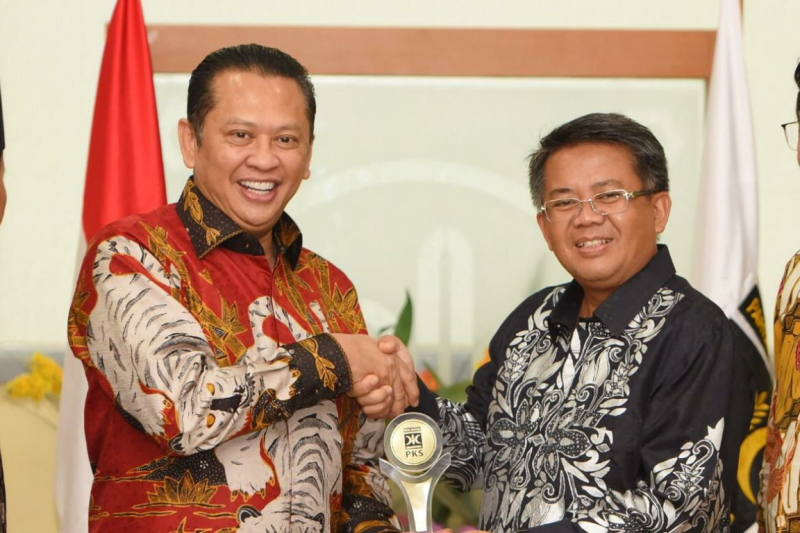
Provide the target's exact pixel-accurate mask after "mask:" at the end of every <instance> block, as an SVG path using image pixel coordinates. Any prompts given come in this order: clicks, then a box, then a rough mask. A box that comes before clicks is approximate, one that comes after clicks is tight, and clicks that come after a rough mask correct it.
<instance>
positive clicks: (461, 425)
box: [407, 341, 498, 492]
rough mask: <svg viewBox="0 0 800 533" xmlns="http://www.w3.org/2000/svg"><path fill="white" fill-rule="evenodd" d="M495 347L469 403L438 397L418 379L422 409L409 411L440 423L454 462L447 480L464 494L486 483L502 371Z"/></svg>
mask: <svg viewBox="0 0 800 533" xmlns="http://www.w3.org/2000/svg"><path fill="white" fill-rule="evenodd" d="M495 345H496V343H495V342H494V341H493V342H492V344H491V345H490V349H489V353H490V360H489V362H487V363H486V364H484V365H482V366H481V367H480V368H478V370H477V371H476V372H475V375H474V376H473V378H472V384H471V385H470V386H469V387H467V401H466V402H465V403H463V404H460V403H456V402H453V401H451V400H448V399H447V398H442V397H440V396H437V395H436V394H435V393H434V392H432V391H431V390H430V389H428V388H427V387H426V386H425V384H424V383H423V381H422V380H421V379H419V378H418V379H417V383H418V385H419V389H420V401H419V406H418V407H412V408H409V409H407V412H418V413H422V414H426V415H428V416H430V417H431V418H432V419H434V420H435V421H436V422H437V424H438V425H439V428H440V429H441V431H442V439H443V441H444V446H443V448H442V452H443V453H447V452H449V453H450V460H451V464H450V468H448V469H447V471H446V472H445V473H444V476H443V477H444V479H445V480H446V481H448V482H449V483H450V484H452V485H453V486H454V487H456V488H457V489H458V490H460V491H463V492H466V491H469V490H471V489H472V488H480V485H481V483H482V464H483V451H484V448H485V446H486V433H485V432H486V418H487V414H488V411H489V404H490V403H491V400H492V389H493V387H494V382H495V381H496V378H497V369H498V362H497V358H496V357H497V354H496V353H495V351H494V346H495Z"/></svg>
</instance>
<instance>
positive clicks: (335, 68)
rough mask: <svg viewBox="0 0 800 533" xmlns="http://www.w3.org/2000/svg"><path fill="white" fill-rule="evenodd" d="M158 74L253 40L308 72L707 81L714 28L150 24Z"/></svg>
mask: <svg viewBox="0 0 800 533" xmlns="http://www.w3.org/2000/svg"><path fill="white" fill-rule="evenodd" d="M148 29H149V33H150V41H151V44H150V50H151V53H152V56H153V68H154V70H155V71H156V72H191V71H192V70H193V69H194V67H195V66H196V65H197V64H198V63H199V62H200V61H201V60H202V59H203V57H205V55H206V54H208V53H209V52H211V51H213V50H216V49H217V48H222V47H223V46H231V45H235V44H240V43H249V42H255V43H260V44H264V45H268V46H274V47H277V48H280V49H282V50H284V51H286V52H288V53H290V54H291V55H293V56H295V57H296V58H297V59H298V60H299V61H300V62H301V63H303V64H304V65H305V66H306V67H307V68H308V70H309V71H310V72H311V73H312V74H351V75H359V74H360V75H389V76H391V75H408V76H530V77H560V76H563V77H634V78H706V79H707V78H709V77H710V75H711V64H712V60H713V56H714V40H715V36H716V32H714V31H656V30H650V31H647V30H504V29H421V28H341V27H337V28H332V27H286V26H279V27H277V26H276V27H270V26H165V25H151V26H148Z"/></svg>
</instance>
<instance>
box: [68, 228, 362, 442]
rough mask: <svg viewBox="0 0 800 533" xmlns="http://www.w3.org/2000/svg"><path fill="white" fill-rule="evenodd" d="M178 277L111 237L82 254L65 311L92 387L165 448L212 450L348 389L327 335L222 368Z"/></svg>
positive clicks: (233, 315)
mask: <svg viewBox="0 0 800 533" xmlns="http://www.w3.org/2000/svg"><path fill="white" fill-rule="evenodd" d="M183 284H184V280H182V279H181V276H180V273H177V272H175V271H174V270H169V269H166V268H165V267H164V265H163V264H162V263H161V262H160V261H159V259H158V258H157V257H156V254H155V253H154V252H152V251H151V250H149V249H148V248H147V247H145V246H144V245H142V244H141V243H139V242H136V240H135V239H133V238H132V237H126V236H114V237H111V238H108V239H106V240H103V241H101V242H99V243H98V244H97V245H95V247H94V248H93V249H92V250H90V252H89V253H88V254H87V257H86V259H85V261H84V263H83V267H82V269H81V273H80V277H79V281H78V287H77V290H76V293H75V297H74V299H73V304H72V308H71V311H70V322H69V335H70V345H71V348H72V350H73V352H74V354H75V355H76V356H77V357H78V358H80V359H81V360H82V361H83V363H84V366H85V368H86V372H87V377H88V378H89V382H90V384H93V383H94V384H96V385H98V386H99V387H101V389H102V390H103V391H104V393H105V394H106V395H107V396H108V397H109V398H110V399H111V400H112V401H113V402H114V404H115V405H116V406H117V408H118V409H119V410H120V411H121V412H122V413H123V415H124V416H125V417H126V418H127V419H128V421H129V422H130V423H131V424H132V425H133V426H134V427H136V428H137V429H139V430H141V431H143V432H144V433H146V434H147V435H149V436H151V437H152V438H153V439H154V440H155V441H156V442H157V443H158V444H159V445H160V446H161V447H162V448H163V449H164V450H165V451H166V452H167V453H170V454H176V455H189V454H194V453H197V452H200V451H204V450H209V449H212V448H215V447H216V446H218V445H219V444H221V443H223V442H225V441H227V440H229V439H232V438H234V437H237V436H239V435H242V434H245V433H249V432H252V431H255V430H257V429H260V428H263V427H266V426H268V425H270V424H271V423H272V422H274V421H276V420H279V419H287V418H289V417H290V416H291V415H292V413H294V412H295V411H297V410H299V409H302V408H305V407H309V406H312V405H315V404H317V403H318V402H320V401H322V400H325V399H333V398H335V397H337V396H338V395H340V394H342V393H344V392H346V391H347V390H349V388H350V384H351V376H350V368H349V365H348V363H347V360H346V358H345V356H344V353H343V352H342V350H341V348H340V347H339V345H338V343H337V342H336V341H335V340H334V339H333V337H331V336H330V335H327V334H322V335H317V336H314V337H310V338H308V339H305V340H302V341H300V342H297V343H294V344H289V345H285V346H280V347H278V346H259V345H258V344H257V345H256V347H255V348H254V349H251V350H248V351H247V353H246V355H245V356H244V357H243V358H242V359H240V360H239V361H237V364H236V365H233V366H220V364H219V362H218V361H217V359H216V357H215V353H214V351H213V349H212V347H211V345H210V344H209V341H208V339H207V337H206V335H205V334H204V331H203V327H202V326H201V324H200V323H199V322H198V321H197V320H196V319H195V317H194V315H193V313H192V312H190V311H189V309H187V308H186V307H184V305H183V304H181V302H180V301H179V299H180V298H181V297H182V296H181V295H182V294H183V297H185V298H187V299H188V302H189V305H190V306H194V307H195V308H194V309H193V311H195V312H196V313H200V314H202V313H204V312H209V310H208V309H207V308H205V306H204V303H203V302H202V301H200V299H199V297H197V295H196V294H189V295H188V296H186V290H187V289H186V287H185V286H184V285H183ZM182 291H183V292H182ZM225 305H228V304H225ZM223 315H224V316H222V317H218V319H219V320H220V322H221V324H220V328H221V329H223V330H224V329H225V328H226V327H227V326H230V325H231V322H232V321H234V320H236V321H238V314H237V312H236V310H235V306H234V307H233V309H230V308H229V309H226V312H225V313H224V314H223ZM231 329H235V328H228V331H227V332H226V331H223V332H222V333H221V334H223V335H224V334H228V333H229V332H230V330H231ZM230 334H232V335H233V334H235V333H230ZM263 342H269V339H266V340H264V341H263Z"/></svg>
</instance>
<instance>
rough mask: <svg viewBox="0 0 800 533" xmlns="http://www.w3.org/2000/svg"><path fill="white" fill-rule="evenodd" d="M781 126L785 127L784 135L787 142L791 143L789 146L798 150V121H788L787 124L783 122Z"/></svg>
mask: <svg viewBox="0 0 800 533" xmlns="http://www.w3.org/2000/svg"><path fill="white" fill-rule="evenodd" d="M781 128H783V136H784V137H786V144H788V145H789V148H791V149H792V150H795V151H796V150H797V137H798V133H800V132H798V121H797V120H795V121H794V122H787V123H786V124H781Z"/></svg>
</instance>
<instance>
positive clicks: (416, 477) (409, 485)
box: [380, 413, 450, 533]
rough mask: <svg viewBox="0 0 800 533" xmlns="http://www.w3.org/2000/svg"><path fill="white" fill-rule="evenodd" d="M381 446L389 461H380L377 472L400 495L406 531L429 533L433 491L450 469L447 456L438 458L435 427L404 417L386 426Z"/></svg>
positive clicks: (426, 421)
mask: <svg viewBox="0 0 800 533" xmlns="http://www.w3.org/2000/svg"><path fill="white" fill-rule="evenodd" d="M383 442H384V448H385V450H386V458H387V459H389V460H388V461H386V460H385V459H381V460H380V463H381V472H383V473H384V474H385V475H386V476H388V477H389V478H391V479H392V481H394V482H395V484H396V485H397V486H398V487H399V488H400V492H402V493H403V498H404V499H405V501H406V509H407V510H408V527H409V529H410V530H411V531H414V532H417V533H430V532H432V531H433V520H432V518H431V504H432V502H433V488H434V487H435V486H436V483H437V482H438V481H439V478H440V477H442V474H443V473H444V471H445V470H447V468H448V467H449V466H450V453H446V454H444V455H442V432H441V430H440V429H439V426H438V425H437V424H436V422H434V421H433V420H432V419H431V417H429V416H426V415H423V414H420V413H405V414H402V415H400V416H398V417H397V418H395V419H394V420H392V421H391V422H390V423H389V425H388V426H386V432H385V433H384V439H383Z"/></svg>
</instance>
